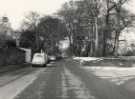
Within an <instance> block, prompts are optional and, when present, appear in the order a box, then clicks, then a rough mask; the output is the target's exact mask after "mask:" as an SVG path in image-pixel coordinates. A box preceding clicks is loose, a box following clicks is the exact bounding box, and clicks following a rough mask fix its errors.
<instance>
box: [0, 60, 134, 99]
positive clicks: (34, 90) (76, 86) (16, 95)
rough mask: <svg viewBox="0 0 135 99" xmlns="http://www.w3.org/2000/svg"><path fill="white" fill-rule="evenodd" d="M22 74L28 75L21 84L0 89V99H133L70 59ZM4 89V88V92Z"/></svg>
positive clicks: (126, 92)
mask: <svg viewBox="0 0 135 99" xmlns="http://www.w3.org/2000/svg"><path fill="white" fill-rule="evenodd" d="M24 71H25V72H26V71H29V72H27V73H26V74H21V75H22V77H21V78H19V80H20V79H22V78H23V79H22V80H20V81H18V79H17V80H15V81H14V82H11V83H10V84H6V85H2V86H1V87H0V96H1V98H0V99H135V95H134V93H132V92H130V91H128V90H126V89H125V88H124V87H122V86H117V85H115V84H114V83H112V82H109V81H107V80H105V79H100V78H97V77H96V76H95V75H94V74H92V73H91V72H87V71H86V70H85V69H83V67H82V66H80V65H79V64H78V63H77V62H75V61H73V60H71V59H66V60H61V61H59V62H56V63H53V64H51V65H48V66H47V67H46V68H30V67H29V69H27V70H23V72H24ZM33 75H34V76H33ZM26 76H29V77H26ZM26 79H27V80H26ZM24 81H25V83H23V82H24ZM0 82H1V81H0ZM20 83H21V84H20ZM16 84H17V85H16ZM13 85H14V88H15V87H17V86H18V91H17V92H16V90H15V91H14V92H12V94H11V95H10V94H9V92H10V91H8V94H7V92H6V91H7V90H10V89H12V90H11V91H13V90H14V88H11V87H9V86H13ZM24 85H25V86H24ZM5 86H8V87H6V89H7V90H6V89H4V88H5ZM22 87H23V88H22ZM2 88H3V89H4V90H5V93H6V94H7V96H4V95H3V94H4V92H3V94H1V92H2V91H1V90H2ZM8 88H9V89H8ZM6 94H5V95H6ZM2 96H3V97H2Z"/></svg>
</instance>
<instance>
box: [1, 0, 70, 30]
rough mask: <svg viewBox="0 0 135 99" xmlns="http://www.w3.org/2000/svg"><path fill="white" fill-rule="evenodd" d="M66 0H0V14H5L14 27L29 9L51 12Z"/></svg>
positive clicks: (17, 25)
mask: <svg viewBox="0 0 135 99" xmlns="http://www.w3.org/2000/svg"><path fill="white" fill-rule="evenodd" d="M66 1H68V0H0V16H7V17H9V19H10V22H11V24H12V27H13V28H14V29H17V28H19V25H20V23H21V21H22V19H23V18H24V15H26V14H27V13H28V12H30V11H36V12H39V13H41V14H47V15H48V14H52V13H55V12H56V11H57V10H58V9H60V8H61V6H62V4H63V3H64V2H66Z"/></svg>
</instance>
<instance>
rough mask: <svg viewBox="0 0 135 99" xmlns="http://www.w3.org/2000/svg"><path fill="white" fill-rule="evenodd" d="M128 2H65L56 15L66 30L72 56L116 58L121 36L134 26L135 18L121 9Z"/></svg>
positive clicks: (109, 0) (85, 0) (89, 0)
mask: <svg viewBox="0 0 135 99" xmlns="http://www.w3.org/2000/svg"><path fill="white" fill-rule="evenodd" d="M128 1H129V0H79V1H69V2H66V3H65V4H64V5H63V7H62V8H61V10H60V11H59V12H58V15H60V16H62V17H63V19H64V22H65V24H66V27H67V30H68V34H67V35H68V38H69V40H70V50H71V52H72V53H73V54H75V55H85V56H106V55H117V50H118V46H119V37H120V33H121V32H122V31H123V30H124V29H125V28H127V27H130V26H133V21H134V18H135V17H134V15H133V14H131V13H130V12H129V11H127V10H126V9H125V8H124V6H123V5H124V4H126V3H127V2H128Z"/></svg>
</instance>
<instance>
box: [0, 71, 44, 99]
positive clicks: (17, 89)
mask: <svg viewBox="0 0 135 99" xmlns="http://www.w3.org/2000/svg"><path fill="white" fill-rule="evenodd" d="M42 71H44V69H40V70H38V71H35V72H33V73H32V74H29V75H26V76H23V77H21V78H20V79H18V80H15V81H13V82H12V83H10V84H8V85H5V86H3V87H0V99H14V98H15V96H17V95H18V94H19V93H21V92H22V91H23V90H24V89H25V88H26V87H27V86H28V85H30V84H31V83H33V81H34V80H35V79H36V78H37V76H38V75H39V74H40V73H41V72H42Z"/></svg>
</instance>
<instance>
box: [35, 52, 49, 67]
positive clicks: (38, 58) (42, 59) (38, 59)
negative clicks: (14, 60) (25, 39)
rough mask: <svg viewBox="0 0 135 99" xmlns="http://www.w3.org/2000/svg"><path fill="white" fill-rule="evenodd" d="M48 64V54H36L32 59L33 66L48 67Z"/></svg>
mask: <svg viewBox="0 0 135 99" xmlns="http://www.w3.org/2000/svg"><path fill="white" fill-rule="evenodd" d="M47 63H48V56H47V54H46V53H44V52H41V53H35V54H34V55H33V59H32V66H46V64H47Z"/></svg>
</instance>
